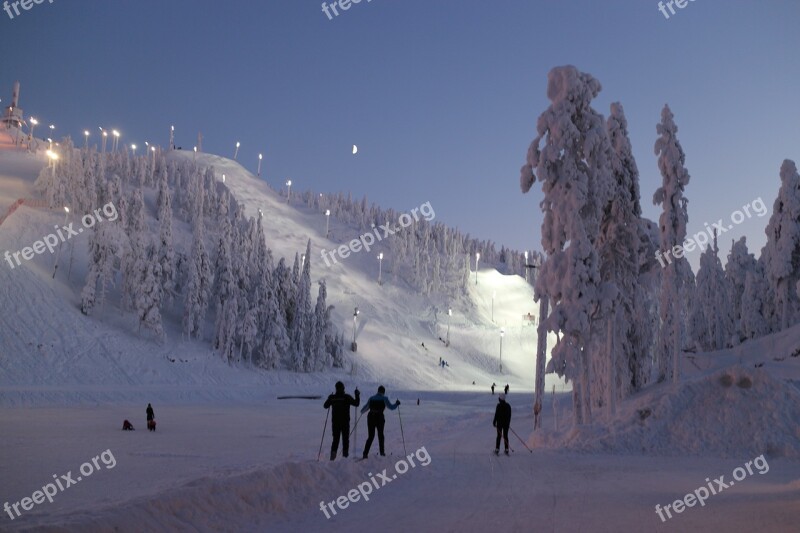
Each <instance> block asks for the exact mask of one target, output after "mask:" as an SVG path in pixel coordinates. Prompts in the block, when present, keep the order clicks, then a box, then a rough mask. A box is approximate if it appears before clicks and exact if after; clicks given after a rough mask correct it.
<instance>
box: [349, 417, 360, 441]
mask: <svg viewBox="0 0 800 533" xmlns="http://www.w3.org/2000/svg"><path fill="white" fill-rule="evenodd" d="M362 416H364V413H361V414H360V415H358V418H356V425H355V426H353V429H351V430H350V435H352V434H353V432H354V431H355V432H356V435H358V431H356V428H358V422H359V421H360V420H361V417H362ZM350 435H348V437H349V436H350ZM353 440H355V439H353Z"/></svg>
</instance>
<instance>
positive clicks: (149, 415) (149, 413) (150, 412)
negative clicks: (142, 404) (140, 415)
mask: <svg viewBox="0 0 800 533" xmlns="http://www.w3.org/2000/svg"><path fill="white" fill-rule="evenodd" d="M146 413H147V427H148V429H149V428H150V427H151V426H152V423H151V422H152V421H153V420H154V419H155V417H156V415H155V413H154V412H153V406H152V405H150V404H149V403H148V404H147V411H146Z"/></svg>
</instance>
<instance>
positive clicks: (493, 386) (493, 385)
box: [492, 383, 496, 396]
mask: <svg viewBox="0 0 800 533" xmlns="http://www.w3.org/2000/svg"><path fill="white" fill-rule="evenodd" d="M495 386H496V385H495V384H494V383H492V396H494V388H495Z"/></svg>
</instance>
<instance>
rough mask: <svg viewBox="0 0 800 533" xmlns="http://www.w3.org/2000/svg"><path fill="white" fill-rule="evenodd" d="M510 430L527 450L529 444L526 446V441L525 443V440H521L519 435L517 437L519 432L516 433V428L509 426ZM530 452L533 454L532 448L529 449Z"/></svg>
mask: <svg viewBox="0 0 800 533" xmlns="http://www.w3.org/2000/svg"><path fill="white" fill-rule="evenodd" d="M508 429H510V430H511V433H513V434H514V436H515V437H517V438H518V439H519V441H520V442H521V443H522V445H523V446H525V447H526V448H528V445H527V444H525V441H524V440H522V439H521V438H520V436H519V435H517V432H516V431H514V428H512V427H511V426H508ZM528 451H529V452H531V453H533V450H531V449H530V448H528Z"/></svg>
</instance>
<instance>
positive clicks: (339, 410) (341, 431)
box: [323, 381, 361, 461]
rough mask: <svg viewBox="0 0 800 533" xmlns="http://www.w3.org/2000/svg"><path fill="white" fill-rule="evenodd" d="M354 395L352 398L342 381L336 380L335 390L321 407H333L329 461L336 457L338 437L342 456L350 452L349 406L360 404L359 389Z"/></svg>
mask: <svg viewBox="0 0 800 533" xmlns="http://www.w3.org/2000/svg"><path fill="white" fill-rule="evenodd" d="M355 395H356V397H355V398H353V397H352V396H350V395H349V394H345V392H344V383H342V382H341V381H337V382H336V392H335V393H334V394H331V395H330V396H328V399H327V400H325V403H324V404H323V407H324V408H325V409H328V408H329V407H333V416H332V417H331V429H332V430H333V442H332V443H331V461H333V460H334V459H336V451H337V450H338V449H339V438H340V436H341V439H342V457H347V455H348V453H349V452H350V406H351V405H354V406H356V407H358V405H360V404H361V391H359V390H358V389H356V390H355Z"/></svg>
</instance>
